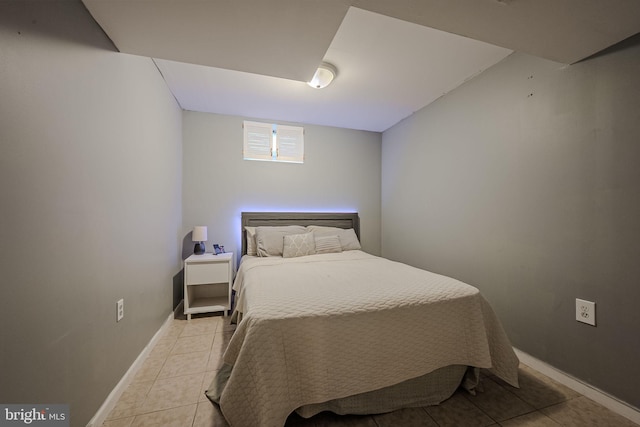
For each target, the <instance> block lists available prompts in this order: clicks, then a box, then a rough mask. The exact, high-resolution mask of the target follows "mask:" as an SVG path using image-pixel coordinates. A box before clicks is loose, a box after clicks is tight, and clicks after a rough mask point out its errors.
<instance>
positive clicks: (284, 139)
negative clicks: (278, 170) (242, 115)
mask: <svg viewBox="0 0 640 427" xmlns="http://www.w3.org/2000/svg"><path fill="white" fill-rule="evenodd" d="M243 127H244V146H243V150H242V153H243V156H244V159H245V160H266V161H272V162H289V163H304V128H302V127H300V126H285V125H275V124H270V123H260V122H249V121H246V120H245V121H244V123H243Z"/></svg>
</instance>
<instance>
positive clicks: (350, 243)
mask: <svg viewBox="0 0 640 427" xmlns="http://www.w3.org/2000/svg"><path fill="white" fill-rule="evenodd" d="M307 230H309V231H312V232H313V234H315V235H316V237H323V236H338V238H339V239H340V246H341V247H342V250H343V251H353V250H358V249H362V247H361V246H360V242H359V241H358V236H356V231H355V230H354V229H353V228H349V229H344V228H338V227H325V226H322V225H309V226H308V227H307Z"/></svg>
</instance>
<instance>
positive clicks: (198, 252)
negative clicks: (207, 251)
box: [193, 242, 204, 255]
mask: <svg viewBox="0 0 640 427" xmlns="http://www.w3.org/2000/svg"><path fill="white" fill-rule="evenodd" d="M193 253H194V254H196V255H202V254H203V253H204V243H202V242H198V243H196V245H195V246H194V248H193Z"/></svg>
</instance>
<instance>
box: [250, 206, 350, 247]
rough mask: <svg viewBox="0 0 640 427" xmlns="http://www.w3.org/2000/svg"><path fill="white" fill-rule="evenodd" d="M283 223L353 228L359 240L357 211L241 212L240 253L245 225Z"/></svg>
mask: <svg viewBox="0 0 640 427" xmlns="http://www.w3.org/2000/svg"><path fill="white" fill-rule="evenodd" d="M283 225H302V226H307V225H323V226H325V227H338V228H345V229H349V228H353V229H354V230H355V232H356V236H358V240H360V217H359V216H358V213H357V212H242V221H241V228H240V232H241V235H242V255H245V254H246V253H247V233H246V231H245V227H261V226H271V227H273V226H283Z"/></svg>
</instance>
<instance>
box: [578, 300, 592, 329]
mask: <svg viewBox="0 0 640 427" xmlns="http://www.w3.org/2000/svg"><path fill="white" fill-rule="evenodd" d="M576 320H577V321H578V322H582V323H586V324H587V325H591V326H596V303H595V302H591V301H585V300H583V299H579V298H576Z"/></svg>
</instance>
